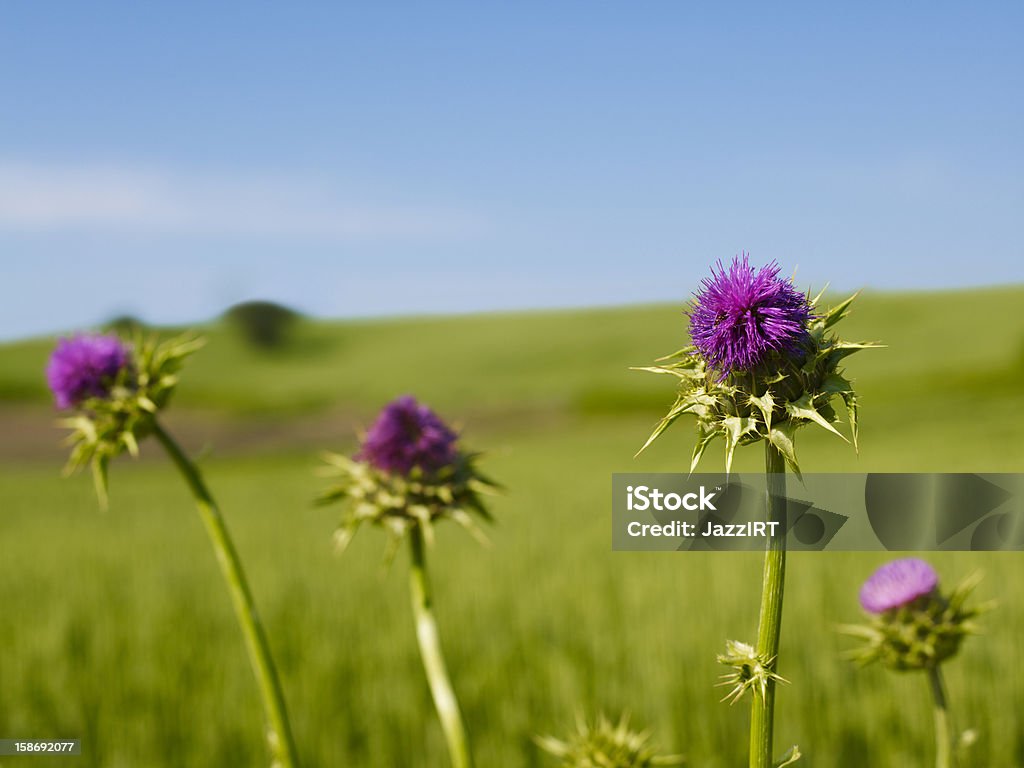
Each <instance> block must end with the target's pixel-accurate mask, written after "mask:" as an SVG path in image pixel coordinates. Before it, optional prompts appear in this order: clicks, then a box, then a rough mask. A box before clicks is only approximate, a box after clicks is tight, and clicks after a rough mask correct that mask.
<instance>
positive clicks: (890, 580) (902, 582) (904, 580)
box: [860, 557, 939, 613]
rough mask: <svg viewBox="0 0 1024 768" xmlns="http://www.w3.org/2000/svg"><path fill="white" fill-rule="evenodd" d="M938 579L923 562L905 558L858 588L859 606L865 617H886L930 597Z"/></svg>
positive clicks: (932, 570)
mask: <svg viewBox="0 0 1024 768" xmlns="http://www.w3.org/2000/svg"><path fill="white" fill-rule="evenodd" d="M938 583H939V575H938V574H937V573H935V569H934V568H932V567H931V566H930V565H929V564H928V563H926V562H925V561H924V560H920V559H918V558H916V557H908V558H905V559H903V560H893V561H892V562H891V563H886V564H885V565H883V566H882V567H881V568H879V569H878V570H877V571H875V572H874V573H873V574H871V577H870V578H869V579H868V580H867V581H865V582H864V586H862V587H861V588H860V604H861V606H863V608H864V610H865V611H867V612H868V613H885V612H886V611H890V610H892V609H893V608H899V607H900V606H904V605H906V604H907V603H911V602H913V601H914V600H916V599H917V598H919V597H922V596H924V595H927V594H930V593H931V592H932V591H933V590H934V589H935V587H936V586H938Z"/></svg>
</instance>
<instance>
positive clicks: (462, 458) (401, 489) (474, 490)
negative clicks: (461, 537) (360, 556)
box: [318, 395, 498, 555]
mask: <svg viewBox="0 0 1024 768" xmlns="http://www.w3.org/2000/svg"><path fill="white" fill-rule="evenodd" d="M457 441H458V435H457V434H456V433H455V432H454V431H453V430H452V429H451V428H449V427H448V425H447V424H445V423H444V421H442V419H441V418H440V417H439V416H438V415H437V414H436V413H434V412H433V411H432V410H431V409H430V408H428V407H427V406H425V405H422V404H420V403H418V402H417V401H416V400H415V399H414V398H412V397H410V396H407V395H406V396H403V397H399V398H398V399H397V400H394V401H393V402H391V403H389V404H388V405H386V406H385V407H384V409H383V410H382V411H381V412H380V415H378V417H377V419H376V421H374V423H373V425H372V426H371V427H370V428H369V429H368V430H367V431H366V434H365V435H364V436H363V438H362V440H361V443H360V447H359V450H358V451H357V453H356V454H355V456H353V457H351V458H350V457H348V456H343V455H340V454H336V453H327V454H325V455H324V459H325V461H326V462H327V464H328V467H327V468H326V469H325V471H324V474H326V475H328V476H331V477H335V478H337V480H336V482H335V483H334V485H332V486H331V487H330V488H328V489H327V491H325V492H324V493H323V494H322V495H321V496H320V497H319V499H318V503H321V504H330V503H333V502H335V501H341V502H343V504H344V505H345V511H344V515H343V517H342V521H341V525H340V527H339V528H338V531H337V532H336V534H335V541H336V542H337V545H338V547H339V549H341V550H344V549H345V548H346V547H347V546H348V544H349V542H350V541H351V540H352V537H353V536H354V535H355V534H356V531H357V530H358V529H359V526H360V525H362V524H363V523H364V522H371V523H373V524H376V525H379V526H381V527H383V528H384V530H385V531H386V532H387V533H388V535H389V550H390V551H389V555H390V554H393V552H394V550H395V548H397V546H398V542H399V541H400V540H401V539H402V537H403V536H404V535H405V534H406V533H407V532H408V531H409V530H410V529H411V528H412V527H413V526H420V527H421V528H422V530H423V533H424V536H425V537H426V538H427V540H428V541H430V540H431V537H432V535H433V534H432V531H433V525H434V524H435V523H436V522H437V521H438V520H441V519H444V518H450V519H451V520H454V521H455V522H456V523H458V524H459V525H461V526H462V527H463V528H465V529H466V530H467V531H469V533H470V534H472V535H473V537H474V538H476V539H478V540H479V541H481V542H484V543H486V541H487V539H486V536H485V535H484V533H483V531H482V530H481V529H480V527H479V526H478V525H477V524H476V521H475V520H474V516H477V517H480V518H482V519H484V520H487V521H490V520H491V519H492V518H491V515H490V513H489V512H488V510H487V508H486V507H485V506H484V503H483V501H482V500H481V498H480V497H481V494H486V493H493V492H494V490H495V489H496V488H497V487H498V486H497V484H496V483H495V482H493V481H492V480H490V479H488V478H487V477H485V476H483V475H481V474H480V473H479V472H478V471H477V469H476V466H475V462H476V459H477V457H478V455H479V454H473V453H463V452H461V451H460V450H459V449H458V446H457Z"/></svg>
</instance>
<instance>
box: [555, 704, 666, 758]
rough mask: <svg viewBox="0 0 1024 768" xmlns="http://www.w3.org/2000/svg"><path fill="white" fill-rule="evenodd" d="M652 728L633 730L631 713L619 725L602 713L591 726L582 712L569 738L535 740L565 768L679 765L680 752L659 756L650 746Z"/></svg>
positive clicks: (625, 714)
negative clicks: (630, 718) (574, 730)
mask: <svg viewBox="0 0 1024 768" xmlns="http://www.w3.org/2000/svg"><path fill="white" fill-rule="evenodd" d="M649 739H650V732H649V731H642V732H638V731H633V730H631V729H630V727H629V714H628V713H623V715H622V717H621V718H619V722H618V724H613V723H612V722H611V721H610V720H609V719H608V718H607V717H605V716H604V715H603V714H602V715H598V718H597V721H596V722H595V723H594V724H593V725H591V724H590V723H588V722H587V720H586V718H584V717H583V715H578V716H577V718H576V732H575V733H573V734H572V735H571V736H570V737H569V739H568V740H567V741H560V740H558V739H555V738H553V737H551V736H540V737H537V738H536V739H535V741H536V742H537V745H538V746H540V748H541V749H543V750H544V751H545V752H547V753H549V754H551V755H554V756H555V757H556V758H558V759H559V760H560V761H561V765H562V766H563V768H651V767H653V766H656V765H680V764H682V763H683V762H685V758H683V757H682V756H681V755H659V754H658V753H657V751H656V750H655V749H654V748H652V747H651V746H649V745H648V741H649Z"/></svg>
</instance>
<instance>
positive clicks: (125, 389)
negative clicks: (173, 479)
mask: <svg viewBox="0 0 1024 768" xmlns="http://www.w3.org/2000/svg"><path fill="white" fill-rule="evenodd" d="M202 345H203V341H202V339H198V338H195V337H192V336H181V337H179V338H176V339H169V340H167V341H163V342H161V341H159V340H158V339H156V338H155V337H150V338H144V337H143V336H142V334H141V333H139V334H136V335H135V337H134V338H133V340H132V342H131V343H127V342H125V341H123V340H122V339H121V338H120V337H118V336H116V335H114V334H110V335H105V336H88V335H79V336H74V337H72V338H70V339H62V340H60V341H59V342H58V344H57V348H56V349H55V350H54V352H53V356H52V357H51V358H50V363H49V365H48V367H47V370H46V376H47V380H48V382H49V384H50V389H51V390H53V394H54V398H55V399H56V403H57V407H58V408H61V409H63V410H67V409H73V415H71V416H69V417H67V418H65V419H63V420H61V422H60V423H61V424H62V425H63V426H65V427H69V428H70V429H71V430H72V432H71V434H70V435H69V436H68V443H69V444H70V445H72V446H73V447H72V449H71V456H70V458H69V459H68V464H67V470H66V471H68V472H71V471H74V470H76V469H79V468H81V467H84V466H85V465H90V466H91V467H92V471H93V478H94V480H95V483H96V493H97V495H98V496H99V499H100V503H101V504H103V505H105V504H106V498H107V466H108V464H109V463H110V460H111V459H113V458H114V457H116V456H118V455H120V454H121V453H123V452H124V451H128V453H130V454H131V455H133V456H134V455H136V454H138V451H139V445H138V444H139V441H140V440H141V439H142V438H144V437H146V436H147V435H148V434H150V433H151V431H152V426H153V419H154V418H155V416H156V414H157V413H158V412H159V411H160V410H161V409H162V408H164V407H165V406H166V405H167V402H168V401H169V400H170V397H171V393H172V392H173V391H174V389H175V387H176V386H177V384H178V376H177V374H178V371H179V369H180V368H181V367H182V365H183V364H184V360H185V358H186V357H188V356H189V355H190V354H192V353H193V352H194V351H195V350H197V349H199V347H201V346H202Z"/></svg>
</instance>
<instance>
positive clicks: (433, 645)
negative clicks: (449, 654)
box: [409, 525, 473, 768]
mask: <svg viewBox="0 0 1024 768" xmlns="http://www.w3.org/2000/svg"><path fill="white" fill-rule="evenodd" d="M409 545H410V550H411V554H412V559H411V562H410V566H409V588H410V590H411V591H412V612H413V616H414V617H415V619H416V639H417V640H418V641H419V645H420V656H421V657H422V658H423V669H424V670H426V673H427V682H428V683H429V684H430V694H431V696H433V698H434V706H435V707H436V708H437V716H438V718H439V719H440V720H441V728H442V730H443V731H444V737H445V740H446V741H447V742H448V752H449V754H450V756H451V759H452V768H471V766H472V765H473V761H472V759H471V758H470V754H469V742H468V740H467V739H466V728H465V726H463V724H462V715H461V713H460V712H459V702H458V700H457V699H456V698H455V691H453V690H452V684H451V681H450V680H449V679H448V669H447V668H446V667H445V663H444V655H443V654H442V652H441V638H440V636H439V635H438V632H437V622H435V621H434V612H433V611H434V608H433V597H432V596H431V593H430V579H429V577H428V575H427V562H426V553H425V552H424V544H423V531H422V530H421V529H420V527H419V526H418V525H415V526H413V528H412V530H411V532H410V534H409Z"/></svg>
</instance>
